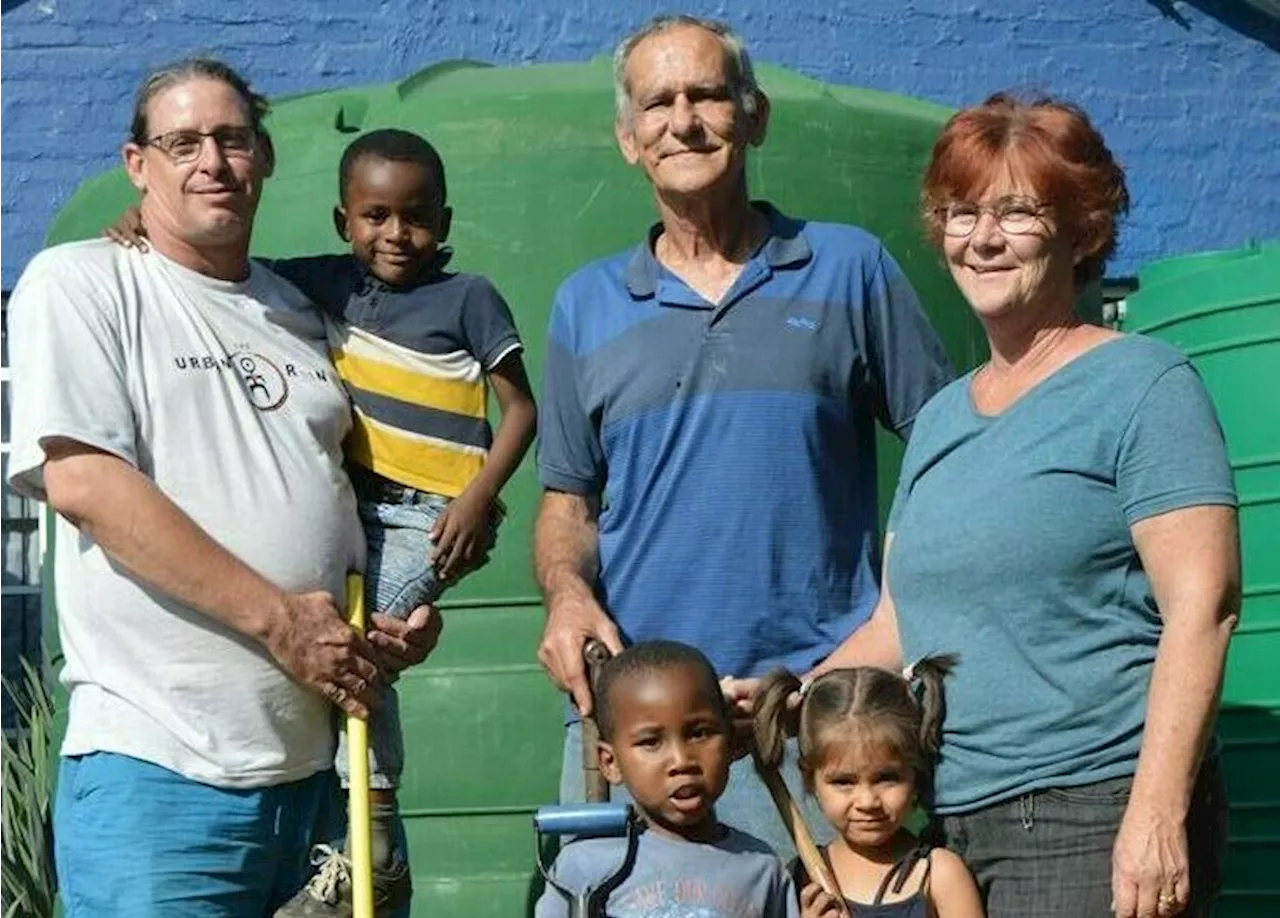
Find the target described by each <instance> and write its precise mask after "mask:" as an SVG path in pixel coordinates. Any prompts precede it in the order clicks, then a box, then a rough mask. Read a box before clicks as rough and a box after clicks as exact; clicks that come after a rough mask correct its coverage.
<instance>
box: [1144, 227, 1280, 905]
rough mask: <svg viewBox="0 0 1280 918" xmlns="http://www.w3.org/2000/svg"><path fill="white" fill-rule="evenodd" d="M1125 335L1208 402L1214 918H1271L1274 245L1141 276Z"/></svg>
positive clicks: (1276, 507)
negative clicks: (1239, 576) (1233, 561)
mask: <svg viewBox="0 0 1280 918" xmlns="http://www.w3.org/2000/svg"><path fill="white" fill-rule="evenodd" d="M1138 280H1139V287H1138V291H1137V292H1136V293H1134V294H1132V295H1131V296H1129V297H1128V298H1127V299H1126V301H1125V303H1124V309H1123V315H1122V318H1121V322H1120V325H1121V328H1122V329H1123V330H1124V331H1130V332H1139V333H1142V334H1148V335H1153V336H1155V337H1159V338H1163V339H1164V340H1166V341H1168V342H1170V343H1171V344H1174V345H1176V346H1177V347H1179V348H1180V349H1182V351H1183V352H1184V353H1185V354H1186V355H1187V356H1188V357H1189V358H1190V359H1191V362H1192V364H1193V365H1194V366H1195V368H1196V370H1197V371H1198V372H1199V373H1200V376H1201V377H1202V378H1203V379H1204V383H1205V386H1206V387H1207V388H1208V390H1209V394H1210V395H1211V396H1212V397H1213V402H1214V406H1215V407H1216V408H1217V411H1218V417H1219V419H1220V421H1221V422H1222V429H1223V432H1224V434H1225V435H1226V440H1227V452H1228V454H1229V456H1230V459H1231V468H1232V471H1233V473H1234V475H1235V482H1236V490H1237V492H1238V495H1239V499H1240V538H1241V550H1242V558H1241V561H1242V567H1243V576H1244V603H1243V607H1242V609H1241V615H1240V624H1239V627H1237V629H1236V633H1235V635H1234V636H1233V637H1232V639H1231V648H1230V650H1229V652H1228V655H1227V672H1226V680H1225V685H1224V687H1223V694H1222V711H1221V713H1220V715H1219V718H1218V732H1219V734H1220V735H1221V737H1222V742H1223V767H1224V770H1225V771H1226V777H1227V789H1228V792H1229V795H1230V798H1231V821H1230V829H1229V841H1228V846H1227V871H1226V877H1225V885H1224V889H1223V894H1222V898H1221V900H1220V902H1219V905H1218V909H1217V913H1216V914H1217V915H1218V918H1251V916H1255V915H1278V914H1280V881H1278V880H1277V879H1276V866H1275V865H1276V863H1277V861H1280V780H1278V779H1280V242H1273V243H1269V244H1265V245H1249V246H1245V247H1243V248H1240V249H1236V250H1234V251H1229V252H1206V253H1202V254H1198V255H1190V256H1184V257H1181V258H1170V259H1166V260H1163V261H1158V262H1155V263H1153V264H1151V265H1148V266H1147V267H1145V268H1143V269H1142V270H1141V271H1140V272H1139V274H1138Z"/></svg>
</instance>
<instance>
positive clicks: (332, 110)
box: [48, 59, 986, 918]
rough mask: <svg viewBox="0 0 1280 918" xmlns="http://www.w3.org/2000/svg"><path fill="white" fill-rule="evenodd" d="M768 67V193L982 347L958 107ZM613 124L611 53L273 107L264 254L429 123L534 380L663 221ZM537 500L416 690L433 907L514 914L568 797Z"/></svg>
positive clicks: (523, 493) (421, 819)
mask: <svg viewBox="0 0 1280 918" xmlns="http://www.w3.org/2000/svg"><path fill="white" fill-rule="evenodd" d="M759 78H760V81H761V83H762V85H763V86H764V88H765V90H766V91H767V92H768V93H769V95H770V96H771V98H772V100H773V114H772V119H771V123H770V127H769V137H768V139H767V141H766V142H765V144H764V146H763V147H762V148H761V149H759V150H757V151H754V152H753V154H752V158H751V160H750V163H749V170H750V187H751V192H752V195H753V196H754V197H756V198H767V199H769V200H771V201H773V202H774V203H775V204H777V205H778V206H779V207H780V208H781V209H782V210H784V211H786V212H789V213H791V214H795V215H799V216H803V217H806V218H808V219H812V220H828V221H839V222H846V223H853V224H857V225H860V226H863V227H865V228H867V229H868V230H870V231H871V232H873V233H875V234H876V235H877V236H879V237H880V238H881V239H882V240H883V241H884V243H885V245H886V246H887V247H888V249H889V250H890V251H891V252H892V253H893V255H894V256H895V257H896V258H897V259H898V261H899V262H900V263H901V264H902V266H903V268H904V270H905V271H906V273H907V275H908V276H909V277H910V279H911V281H912V283H913V284H914V285H915V287H916V289H917V291H918V292H919V294H920V297H921V299H922V300H923V302H924V304H925V306H926V309H927V310H928V313H929V315H930V318H931V319H932V321H933V324H934V326H935V328H937V330H938V331H939V333H940V334H941V336H942V338H943V341H944V343H945V345H946V347H947V350H948V352H949V353H950V355H951V358H952V360H953V361H954V363H955V364H956V365H957V367H961V368H967V367H970V366H972V365H974V364H975V363H976V362H978V361H979V360H980V359H982V358H983V357H984V356H985V350H986V345H985V340H984V339H983V336H982V334H981V330H980V329H979V328H978V326H977V324H976V323H975V322H974V321H973V319H972V318H971V314H970V312H969V309H968V308H967V306H966V305H965V303H964V302H963V300H962V299H961V298H960V297H959V295H958V294H957V292H956V291H955V288H954V286H953V285H952V283H951V281H950V279H949V278H948V277H947V275H946V273H945V271H944V270H943V269H942V267H941V263H940V260H939V258H938V256H937V255H936V254H935V253H934V252H933V251H932V250H931V249H929V247H928V246H927V245H926V244H925V242H924V238H923V233H922V231H921V229H920V223H919V220H918V217H917V213H918V209H919V205H918V191H919V181H920V176H921V174H922V173H923V170H924V166H925V163H926V162H927V159H928V156H929V151H930V149H931V147H932V144H933V140H934V138H935V136H936V135H937V133H938V130H939V128H940V127H941V126H942V124H943V122H944V121H945V120H946V118H947V117H948V116H949V114H950V112H949V111H948V110H947V109H944V108H942V107H939V106H936V105H932V104H929V103H925V102H919V101H915V100H912V99H907V98H902V97H898V96H892V95H887V94H884V93H880V92H874V91H870V90H862V89H856V88H850V87H843V86H826V85H823V84H820V83H817V82H814V81H813V80H810V79H807V78H805V77H803V76H800V75H798V74H795V73H791V72H788V71H786V70H782V69H780V68H777V67H771V66H761V67H760V68H759ZM612 122H613V87H612V75H611V67H610V64H609V62H608V61H607V60H603V59H601V60H596V61H592V62H590V63H586V64H570V65H535V66H528V67H521V68H495V67H487V66H483V65H479V64H473V63H469V62H448V63H442V64H438V65H436V66H433V67H430V68H427V69H426V70H423V71H421V72H420V73H417V74H415V75H413V76H411V77H409V78H408V79H406V80H403V81H401V82H399V83H392V84H385V85H378V86H369V87H361V88H355V89H347V90H339V91H333V92H325V93H316V94H309V95H302V96H294V97H291V98H286V99H280V100H276V102H275V104H274V111H273V113H272V114H271V116H270V119H269V121H268V127H269V129H270V131H271V134H272V136H273V138H274V141H275V146H276V151H277V154H278V168H277V170H276V173H275V176H274V177H273V178H272V179H271V180H270V181H269V182H268V183H267V186H266V191H265V193H264V196H263V201H262V206H261V209H260V211H259V214H258V219H257V225H256V228H255V232H254V237H253V251H254V253H255V254H257V255H261V256H269V257H287V256H298V255H306V254H314V253H318V252H341V251H345V247H344V245H343V243H342V242H341V240H339V239H338V237H337V236H336V235H335V234H334V231H333V225H332V220H331V218H330V211H331V209H332V207H333V205H334V204H335V203H336V201H337V193H338V182H337V167H338V161H339V158H340V156H341V154H342V151H343V149H344V148H345V147H346V145H347V144H348V143H350V141H351V140H352V139H354V137H355V136H356V135H357V134H358V133H360V132H362V131H367V130H371V129H374V128H381V127H400V128H405V129H408V130H413V131H417V132H419V133H421V134H423V135H425V136H426V137H428V138H429V139H430V140H431V141H432V143H433V144H435V146H436V147H437V148H438V149H439V150H440V153H441V155H442V156H443V158H444V161H445V164H446V169H447V173H448V185H449V198H450V203H451V204H452V206H453V209H454V214H455V216H454V223H453V231H452V234H451V237H450V242H451V244H453V246H454V247H455V249H456V253H457V254H456V255H455V259H454V262H453V264H454V265H455V266H456V267H457V268H458V269H460V270H465V271H472V272H477V273H480V274H485V275H488V276H489V277H490V278H492V279H493V281H494V282H495V283H496V284H497V286H498V288H499V289H500V290H501V291H502V292H503V293H504V295H505V296H506V298H507V300H508V301H509V302H510V303H511V305H512V308H513V310H514V312H515V316H516V320H517V322H518V324H519V326H520V328H521V332H522V334H523V336H524V340H525V343H526V345H527V348H528V352H527V357H528V363H529V368H530V373H531V375H532V377H533V378H534V379H535V380H536V379H538V378H540V375H541V365H542V354H543V338H544V332H545V329H546V324H547V317H548V312H549V307H550V304H551V300H552V297H553V295H554V292H555V290H556V287H557V286H558V285H559V284H560V282H561V281H563V280H564V279H565V277H566V276H568V274H569V273H571V272H572V271H573V270H575V269H576V268H578V267H580V266H581V265H583V264H584V263H585V262H587V261H589V260H591V259H594V258H598V257H601V256H604V255H608V254H610V253H613V252H616V251H618V250H620V249H623V248H626V247H629V246H633V245H635V244H636V243H637V242H638V241H639V240H640V239H641V238H642V236H643V233H644V231H645V228H646V227H647V226H648V225H649V224H650V223H652V222H653V221H654V220H655V210H654V205H653V201H652V197H651V193H650V190H649V187H648V185H647V184H646V182H645V179H644V177H643V175H642V174H641V173H640V172H639V171H636V170H632V169H630V168H628V167H627V166H626V165H625V163H624V162H623V161H622V158H621V156H620V155H619V153H618V151H617V148H616V146H615V142H614V138H613V130H612ZM134 201H135V193H134V191H133V189H132V187H131V186H130V185H129V183H128V181H127V180H126V178H125V176H124V174H123V172H122V171H120V170H116V171H113V172H111V173H108V174H105V175H102V176H99V177H96V178H93V179H90V180H89V181H87V182H85V183H84V185H83V186H82V187H81V188H80V189H79V190H78V191H77V193H76V194H75V196H74V197H73V198H72V199H71V201H70V202H69V203H68V204H67V205H66V207H65V208H63V210H62V212H61V213H60V214H59V215H58V217H57V219H56V221H55V222H54V224H53V227H52V229H51V230H50V232H49V236H48V241H49V242H50V243H54V242H66V241H69V240H72V239H78V238H86V237H92V236H96V235H98V234H100V233H101V231H102V228H103V227H104V226H105V225H106V224H107V223H109V222H110V221H111V220H113V219H114V218H115V216H116V215H117V214H119V213H120V211H121V210H122V209H123V208H124V207H125V206H127V205H129V204H132V203H134ZM879 451H880V458H881V463H880V502H881V507H880V512H881V519H883V517H884V515H885V514H886V513H887V510H888V503H889V499H890V497H891V495H892V487H893V484H894V481H895V480H896V477H897V472H898V465H899V462H900V460H901V449H900V447H899V445H898V444H897V442H896V441H894V440H892V439H891V438H889V437H885V436H881V438H880V441H879ZM538 494H539V490H538V486H537V481H536V475H535V471H534V467H533V461H532V455H531V456H530V458H529V459H527V460H526V462H525V463H524V465H523V466H522V467H521V469H520V470H519V471H518V472H517V474H516V476H515V477H514V478H513V479H512V482H511V484H510V485H509V486H508V488H507V491H506V492H505V493H504V498H505V499H506V501H507V503H508V505H509V507H510V510H511V513H510V516H509V517H508V520H507V522H506V524H505V527H504V530H503V532H502V534H501V537H500V539H499V544H498V548H497V550H496V552H495V555H494V558H493V561H492V562H491V563H490V564H489V566H488V567H487V568H486V569H485V570H483V571H481V572H480V573H478V574H477V575H475V576H473V577H472V578H470V579H468V580H467V581H466V582H465V583H463V584H462V585H461V586H460V587H459V588H458V589H456V590H455V591H453V592H452V593H451V594H450V595H449V598H448V601H447V602H446V603H444V617H445V631H444V638H443V642H442V644H441V646H440V648H439V650H438V651H437V652H436V654H435V655H434V656H433V657H432V659H431V660H430V661H429V662H428V663H427V664H425V665H423V666H422V667H419V668H418V669H417V670H415V671H413V672H410V673H407V674H406V675H405V677H404V678H403V680H402V682H401V697H402V703H401V704H402V716H403V718H404V731H405V737H406V743H407V746H408V768H407V771H406V774H405V778H404V784H403V788H402V790H401V805H402V807H403V811H404V815H405V817H406V825H407V830H408V834H409V839H410V845H411V850H412V859H413V864H414V886H415V889H416V898H415V907H414V912H415V914H417V915H431V916H433V918H446V916H466V918H476V916H485V915H493V916H499V915H501V916H510V915H515V914H519V913H521V911H522V910H523V909H524V908H525V905H526V903H527V902H528V901H529V899H530V896H531V895H533V893H534V891H535V883H534V873H533V861H532V856H531V855H532V852H531V848H530V846H531V840H532V829H531V826H530V816H531V813H532V811H533V809H534V808H535V807H536V806H538V805H540V804H544V803H549V802H553V801H554V800H555V798H556V792H557V784H558V775H559V770H560V759H561V749H560V746H561V729H560V728H561V724H562V714H563V707H562V703H561V700H560V698H559V696H558V695H557V694H556V693H555V692H554V691H553V690H552V688H551V687H550V685H549V683H548V682H547V680H546V678H545V676H544V675H543V673H542V671H541V669H540V668H539V667H538V664H537V662H536V660H535V656H534V651H535V647H536V642H537V638H538V635H539V632H540V629H541V624H542V609H541V603H540V600H539V598H538V595H537V591H536V588H535V585H534V582H533V578H532V574H531V560H530V547H529V543H530V534H531V530H532V521H533V514H534V510H535V507H536V502H537V499H538ZM711 612H712V610H708V613H709V614H710V613H711Z"/></svg>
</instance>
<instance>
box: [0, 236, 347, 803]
mask: <svg viewBox="0 0 1280 918" xmlns="http://www.w3.org/2000/svg"><path fill="white" fill-rule="evenodd" d="M9 321H10V330H11V332H12V335H11V339H10V340H11V348H10V353H11V356H12V362H13V399H12V405H13V455H12V459H11V465H10V481H11V484H12V485H13V487H14V489H15V490H17V491H19V492H21V493H23V494H27V495H30V496H33V497H36V498H40V499H43V498H44V482H43V474H42V466H43V463H44V461H45V458H46V457H45V453H44V451H43V449H42V446H41V444H42V441H43V440H44V439H45V438H48V437H66V438H69V439H72V440H76V441H79V442H81V443H85V444H88V445H90V446H94V447H97V448H99V449H102V450H105V451H107V452H110V453H113V454H115V455H117V456H119V457H120V458H122V459H124V460H125V461H126V462H129V463H131V464H133V465H134V466H136V467H137V468H138V469H140V470H141V471H142V472H143V473H144V474H146V475H147V476H148V477H150V478H152V479H153V480H154V481H155V482H156V484H157V485H158V486H159V488H160V490H161V491H163V492H164V493H165V494H166V495H167V496H168V497H169V498H170V499H171V500H172V501H174V503H176V504H177V505H178V506H179V507H181V508H182V509H183V510H184V511H185V512H186V513H187V514H188V515H189V516H191V518H192V519H194V520H195V521H196V523H197V524H199V525H200V526H201V527H203V529H204V530H205V531H206V532H207V533H208V534H209V535H211V536H212V537H213V538H214V539H216V540H217V541H218V542H219V543H221V544H222V545H224V546H225V547H226V548H227V549H228V550H229V551H231V552H232V554H234V555H236V556H237V557H239V558H241V559H242V560H244V561H245V562H246V563H248V564H249V565H251V566H252V567H253V568H254V569H256V570H257V571H259V572H260V573H261V574H262V575H263V576H265V577H266V578H267V579H269V580H271V581H272V582H273V583H275V584H277V585H278V586H280V587H281V588H283V589H286V590H291V591H305V590H317V589H326V590H328V591H329V592H331V593H332V594H333V595H334V596H335V597H336V598H337V600H338V603H339V605H342V604H344V599H343V592H344V587H343V582H344V574H345V572H346V571H347V570H348V569H352V568H360V567H363V563H364V540H363V537H362V534H361V530H360V524H359V520H358V518H357V515H356V510H355V498H354V495H353V494H352V491H351V487H350V484H349V482H348V481H347V478H346V476H345V474H344V473H343V471H342V440H343V437H344V436H345V435H346V433H347V430H348V429H349V427H350V424H351V420H350V413H349V410H348V406H347V401H346V397H345V395H344V393H343V390H342V387H341V385H340V383H339V381H338V379H337V376H336V374H335V373H334V371H333V369H332V367H331V366H330V364H329V360H328V357H327V354H326V342H325V333H324V327H323V324H322V321H321V319H320V317H319V315H318V314H317V313H316V311H315V310H314V309H313V308H312V306H311V304H310V303H309V302H308V301H307V300H306V299H305V298H304V297H303V296H302V294H300V293H299V292H298V291H297V290H295V289H294V288H293V287H292V286H290V285H289V284H288V283H286V282H285V281H283V280H281V279H280V278H278V277H277V276H276V275H274V274H272V273H271V272H270V271H269V270H267V269H266V268H264V267H262V266H261V265H257V264H255V265H254V266H253V269H252V273H251V275H250V276H249V278H248V279H247V280H246V281H243V282H240V283H234V282H228V281H219V280H215V279H212V278H209V277H205V276H204V275H201V274H198V273H196V272H194V271H191V270H189V269H187V268H184V267H182V266H181V265H179V264H177V263H176V262H173V261H171V260H169V259H167V258H165V257H164V256H162V255H160V254H159V253H157V252H154V251H152V252H151V253H148V254H145V255H144V254H140V253H138V252H137V251H135V250H132V249H125V248H122V247H120V246H117V245H114V244H113V243H110V242H107V241H105V240H103V241H93V242H80V243H72V244H69V245H62V246H57V247H55V248H52V249H49V250H47V251H45V252H42V253H41V254H40V255H38V256H37V257H36V258H35V259H34V260H33V261H32V262H31V264H30V266H29V267H28V268H27V270H26V272H25V273H24V274H23V275H22V278H21V279H20V280H19V282H18V286H17V288H16V289H15V290H14V293H13V298H12V300H11V301H10V304H9ZM56 536H57V551H56V558H55V570H54V582H55V587H56V590H57V604H58V619H59V633H60V635H61V639H62V648H63V651H64V652H65V654H66V668H65V669H64V671H63V676H62V678H63V680H64V681H65V682H66V684H67V685H68V687H69V688H70V691H71V711H70V722H69V725H68V728H67V735H66V739H65V740H64V742H63V746H62V753H63V755H79V754H83V753H88V752H92V751H95V750H104V751H111V752H119V753H123V754H126V755H130V756H134V757H136V758H140V759H145V760H147V761H149V762H155V763H157V764H159V765H162V766H164V767H166V768H169V769H172V770H174V771H177V772H179V773H181V774H183V775H186V776H187V777H189V778H192V779H194V780H197V781H201V782H204V783H208V784H214V785H219V786H223V787H261V786H267V785H273V784H280V783H283V782H286V781H293V780H297V779H300V778H304V777H306V776H308V775H311V774H313V773H315V772H316V771H318V770H320V769H323V768H327V767H329V766H330V765H331V764H332V759H333V731H332V722H331V714H330V708H329V706H328V704H327V703H326V702H325V701H324V700H322V699H321V698H320V697H319V696H318V695H317V694H315V693H314V692H312V691H310V690H308V689H306V688H303V687H302V686H301V685H299V684H298V683H297V682H295V681H294V680H293V679H292V678H291V677H289V676H288V675H286V674H285V672H284V671H283V670H282V669H280V668H279V666H277V665H276V663H275V662H274V661H273V660H272V658H271V657H270V655H269V654H268V653H267V652H266V651H265V650H264V649H263V648H262V647H261V646H260V645H259V644H258V643H257V642H255V641H253V640H251V639H249V638H246V637H244V636H242V635H240V634H239V633H237V632H235V631H233V630H232V629H230V628H228V627H226V626H225V625H223V624H221V623H220V622H218V621H217V620H215V619H213V618H210V617H209V616H206V615H204V614H202V613H200V612H197V611H195V610H192V609H190V608H188V607H185V606H182V605H180V604H178V603H177V602H175V601H173V600H171V599H169V598H167V597H165V596H163V595H161V594H159V593H158V592H157V591H155V590H153V589H151V588H149V587H147V586H144V585H143V584H141V583H140V582H138V581H137V580H135V579H134V578H133V577H132V576H131V575H130V574H128V573H126V572H125V571H123V570H122V569H121V568H120V567H119V566H118V565H116V564H114V563H113V562H112V561H111V559H110V558H108V557H107V556H106V554H105V553H104V552H103V551H102V550H101V549H100V548H99V547H98V546H97V545H96V544H94V543H93V542H92V541H91V540H90V539H89V538H87V537H86V536H84V535H82V534H81V533H80V531H79V530H77V529H75V528H74V527H72V526H71V525H70V524H69V523H67V522H66V521H65V520H63V519H61V518H59V519H58V522H57V527H56Z"/></svg>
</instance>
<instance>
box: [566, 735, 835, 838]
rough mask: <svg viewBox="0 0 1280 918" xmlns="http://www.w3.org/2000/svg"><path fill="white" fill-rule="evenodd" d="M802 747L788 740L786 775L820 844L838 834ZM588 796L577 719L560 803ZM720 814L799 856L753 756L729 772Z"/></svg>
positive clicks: (614, 793) (618, 793)
mask: <svg viewBox="0 0 1280 918" xmlns="http://www.w3.org/2000/svg"><path fill="white" fill-rule="evenodd" d="M797 757H798V752H797V749H796V741H795V740H794V739H792V740H788V741H787V748H786V752H785V755H784V757H783V762H782V768H781V771H782V775H783V777H784V778H785V779H786V782H787V787H788V788H790V790H791V796H793V797H794V798H795V800H796V803H798V804H799V805H800V809H801V811H802V812H803V813H804V821H805V823H806V824H807V825H808V826H809V831H810V832H811V833H813V837H814V839H815V840H816V841H817V842H818V844H820V845H825V844H827V843H829V842H830V841H831V839H832V838H833V837H834V836H835V833H834V832H833V831H832V829H831V826H830V824H829V823H828V822H827V820H826V817H824V816H823V815H822V810H821V809H820V808H819V807H818V802H817V801H816V800H815V799H814V798H813V797H812V796H810V795H809V794H806V793H805V792H804V787H803V786H802V785H801V782H800V771H799V769H798V768H797V766H796V760H797ZM585 798H586V789H585V780H584V778H583V774H582V724H581V722H579V721H574V722H573V723H571V724H569V725H568V726H566V727H565V735H564V760H563V762H562V764H561V768H560V802H561V803H581V802H582V801H583V800H584V799H585ZM610 799H611V800H614V801H616V802H619V803H621V802H625V801H630V799H631V797H630V795H628V794H627V789H626V787H621V786H615V787H612V788H610ZM716 818H717V819H719V820H720V822H722V823H724V824H725V825H730V826H733V827H734V828H735V829H738V830H739V831H742V832H746V833H747V834H748V835H754V836H755V837H756V838H758V839H760V840H761V841H763V842H764V843H765V844H767V845H769V847H771V848H773V850H774V851H775V852H777V854H778V857H780V858H782V859H783V861H787V860H790V859H791V858H793V857H795V854H796V846H795V845H794V844H793V843H792V841H791V837H790V836H789V835H787V830H786V827H785V826H784V825H783V824H782V817H781V816H779V815H778V809H777V807H775V806H774V805H773V798H772V797H770V796H769V791H768V789H767V788H766V787H765V786H764V782H763V781H761V780H760V778H759V777H758V776H757V775H756V773H755V769H754V767H753V766H752V764H751V759H750V757H747V758H742V759H738V761H736V762H734V763H733V767H732V768H731V769H730V771H729V786H728V787H727V788H725V792H724V795H723V796H722V797H721V798H720V799H719V800H718V801H716Z"/></svg>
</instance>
